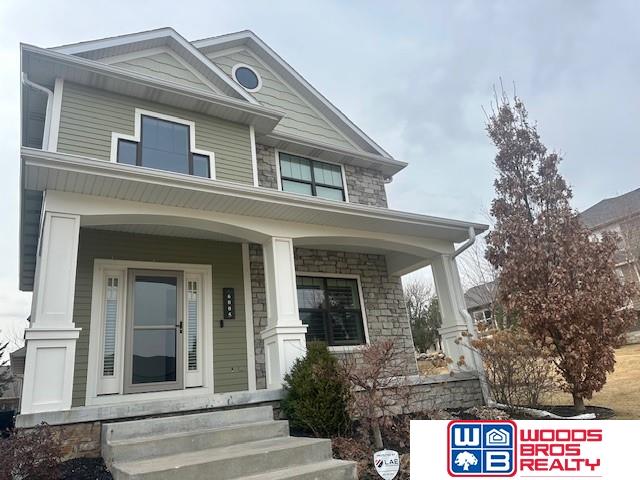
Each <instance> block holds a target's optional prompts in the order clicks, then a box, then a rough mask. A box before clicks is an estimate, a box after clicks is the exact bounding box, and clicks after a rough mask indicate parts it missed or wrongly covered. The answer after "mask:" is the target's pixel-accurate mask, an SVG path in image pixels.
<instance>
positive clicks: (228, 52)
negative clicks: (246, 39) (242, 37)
mask: <svg viewBox="0 0 640 480" xmlns="http://www.w3.org/2000/svg"><path fill="white" fill-rule="evenodd" d="M245 51H248V50H247V47H246V46H244V45H242V46H239V47H229V48H223V49H222V50H217V51H215V52H210V53H207V54H205V57H207V58H208V59H209V60H211V61H213V59H214V58H220V57H224V56H226V55H233V54H234V53H240V52H245Z"/></svg>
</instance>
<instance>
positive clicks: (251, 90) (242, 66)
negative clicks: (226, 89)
mask: <svg viewBox="0 0 640 480" xmlns="http://www.w3.org/2000/svg"><path fill="white" fill-rule="evenodd" d="M239 68H246V69H247V70H251V71H252V72H253V74H254V75H255V76H256V78H257V79H258V85H257V86H256V87H255V88H247V87H245V86H244V85H242V84H241V83H240V82H239V81H238V79H237V78H236V71H237V70H238V69H239ZM231 78H232V80H233V81H234V82H236V83H237V84H238V85H240V86H241V87H242V88H244V89H245V90H246V91H247V92H251V93H253V92H257V91H259V90H260V89H261V88H262V77H261V76H260V74H259V73H258V72H257V71H256V69H255V68H253V67H252V66H251V65H247V64H246V63H236V64H235V65H234V66H233V68H232V69H231Z"/></svg>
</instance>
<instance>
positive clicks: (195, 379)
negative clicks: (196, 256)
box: [182, 271, 213, 388]
mask: <svg viewBox="0 0 640 480" xmlns="http://www.w3.org/2000/svg"><path fill="white" fill-rule="evenodd" d="M204 276H205V275H203V274H202V273H197V272H193V271H185V272H184V288H183V290H184V294H183V295H184V298H185V301H184V302H183V309H184V313H183V318H184V335H183V336H182V339H183V348H182V351H183V352H184V354H183V356H184V386H185V388H193V387H202V386H203V385H204V371H205V368H204V365H203V363H204V354H203V348H204V347H203V345H204V338H203V336H204V322H205V315H204V303H205V302H204V299H205V296H206V292H205V291H204V285H205V281H204ZM189 282H195V283H196V288H197V290H196V296H197V301H198V305H197V307H198V311H197V315H198V317H197V325H196V334H197V335H196V366H197V368H196V369H195V370H189V344H188V340H189V329H190V326H189V317H188V310H187V308H188V302H187V298H188V295H189V289H188V288H187V287H188V285H189ZM211 321H212V322H213V318H212V319H211Z"/></svg>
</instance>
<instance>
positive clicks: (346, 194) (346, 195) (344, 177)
mask: <svg viewBox="0 0 640 480" xmlns="http://www.w3.org/2000/svg"><path fill="white" fill-rule="evenodd" d="M274 151H275V156H276V180H277V183H278V190H280V191H281V192H282V191H283V190H282V176H281V173H280V154H281V153H284V154H285V155H293V156H294V157H300V158H306V159H307V160H313V161H314V162H320V163H326V164H329V165H335V166H337V167H340V175H341V176H342V191H343V192H344V200H343V201H342V202H341V203H350V202H349V189H348V188H347V174H346V172H345V170H344V165H343V164H342V163H337V162H331V161H329V160H323V159H321V158H317V157H311V156H309V155H300V154H298V153H293V152H287V151H286V150H279V149H277V148H276V149H274ZM287 193H291V194H292V195H299V196H301V197H305V198H309V197H311V198H321V199H323V200H327V201H330V202H337V201H338V200H332V199H330V198H324V197H318V196H313V195H304V194H302V193H295V192H287Z"/></svg>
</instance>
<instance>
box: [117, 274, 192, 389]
mask: <svg viewBox="0 0 640 480" xmlns="http://www.w3.org/2000/svg"><path fill="white" fill-rule="evenodd" d="M128 290H129V292H128V299H129V302H128V315H127V342H126V345H127V348H126V350H127V352H126V358H125V367H126V368H125V372H126V379H125V385H124V386H125V393H142V392H152V391H158V390H176V389H181V388H182V387H183V378H182V377H183V375H182V371H183V355H182V343H183V338H182V330H183V318H182V316H183V313H182V311H183V298H184V294H183V281H182V273H181V272H170V271H158V270H129V289H128Z"/></svg>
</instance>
